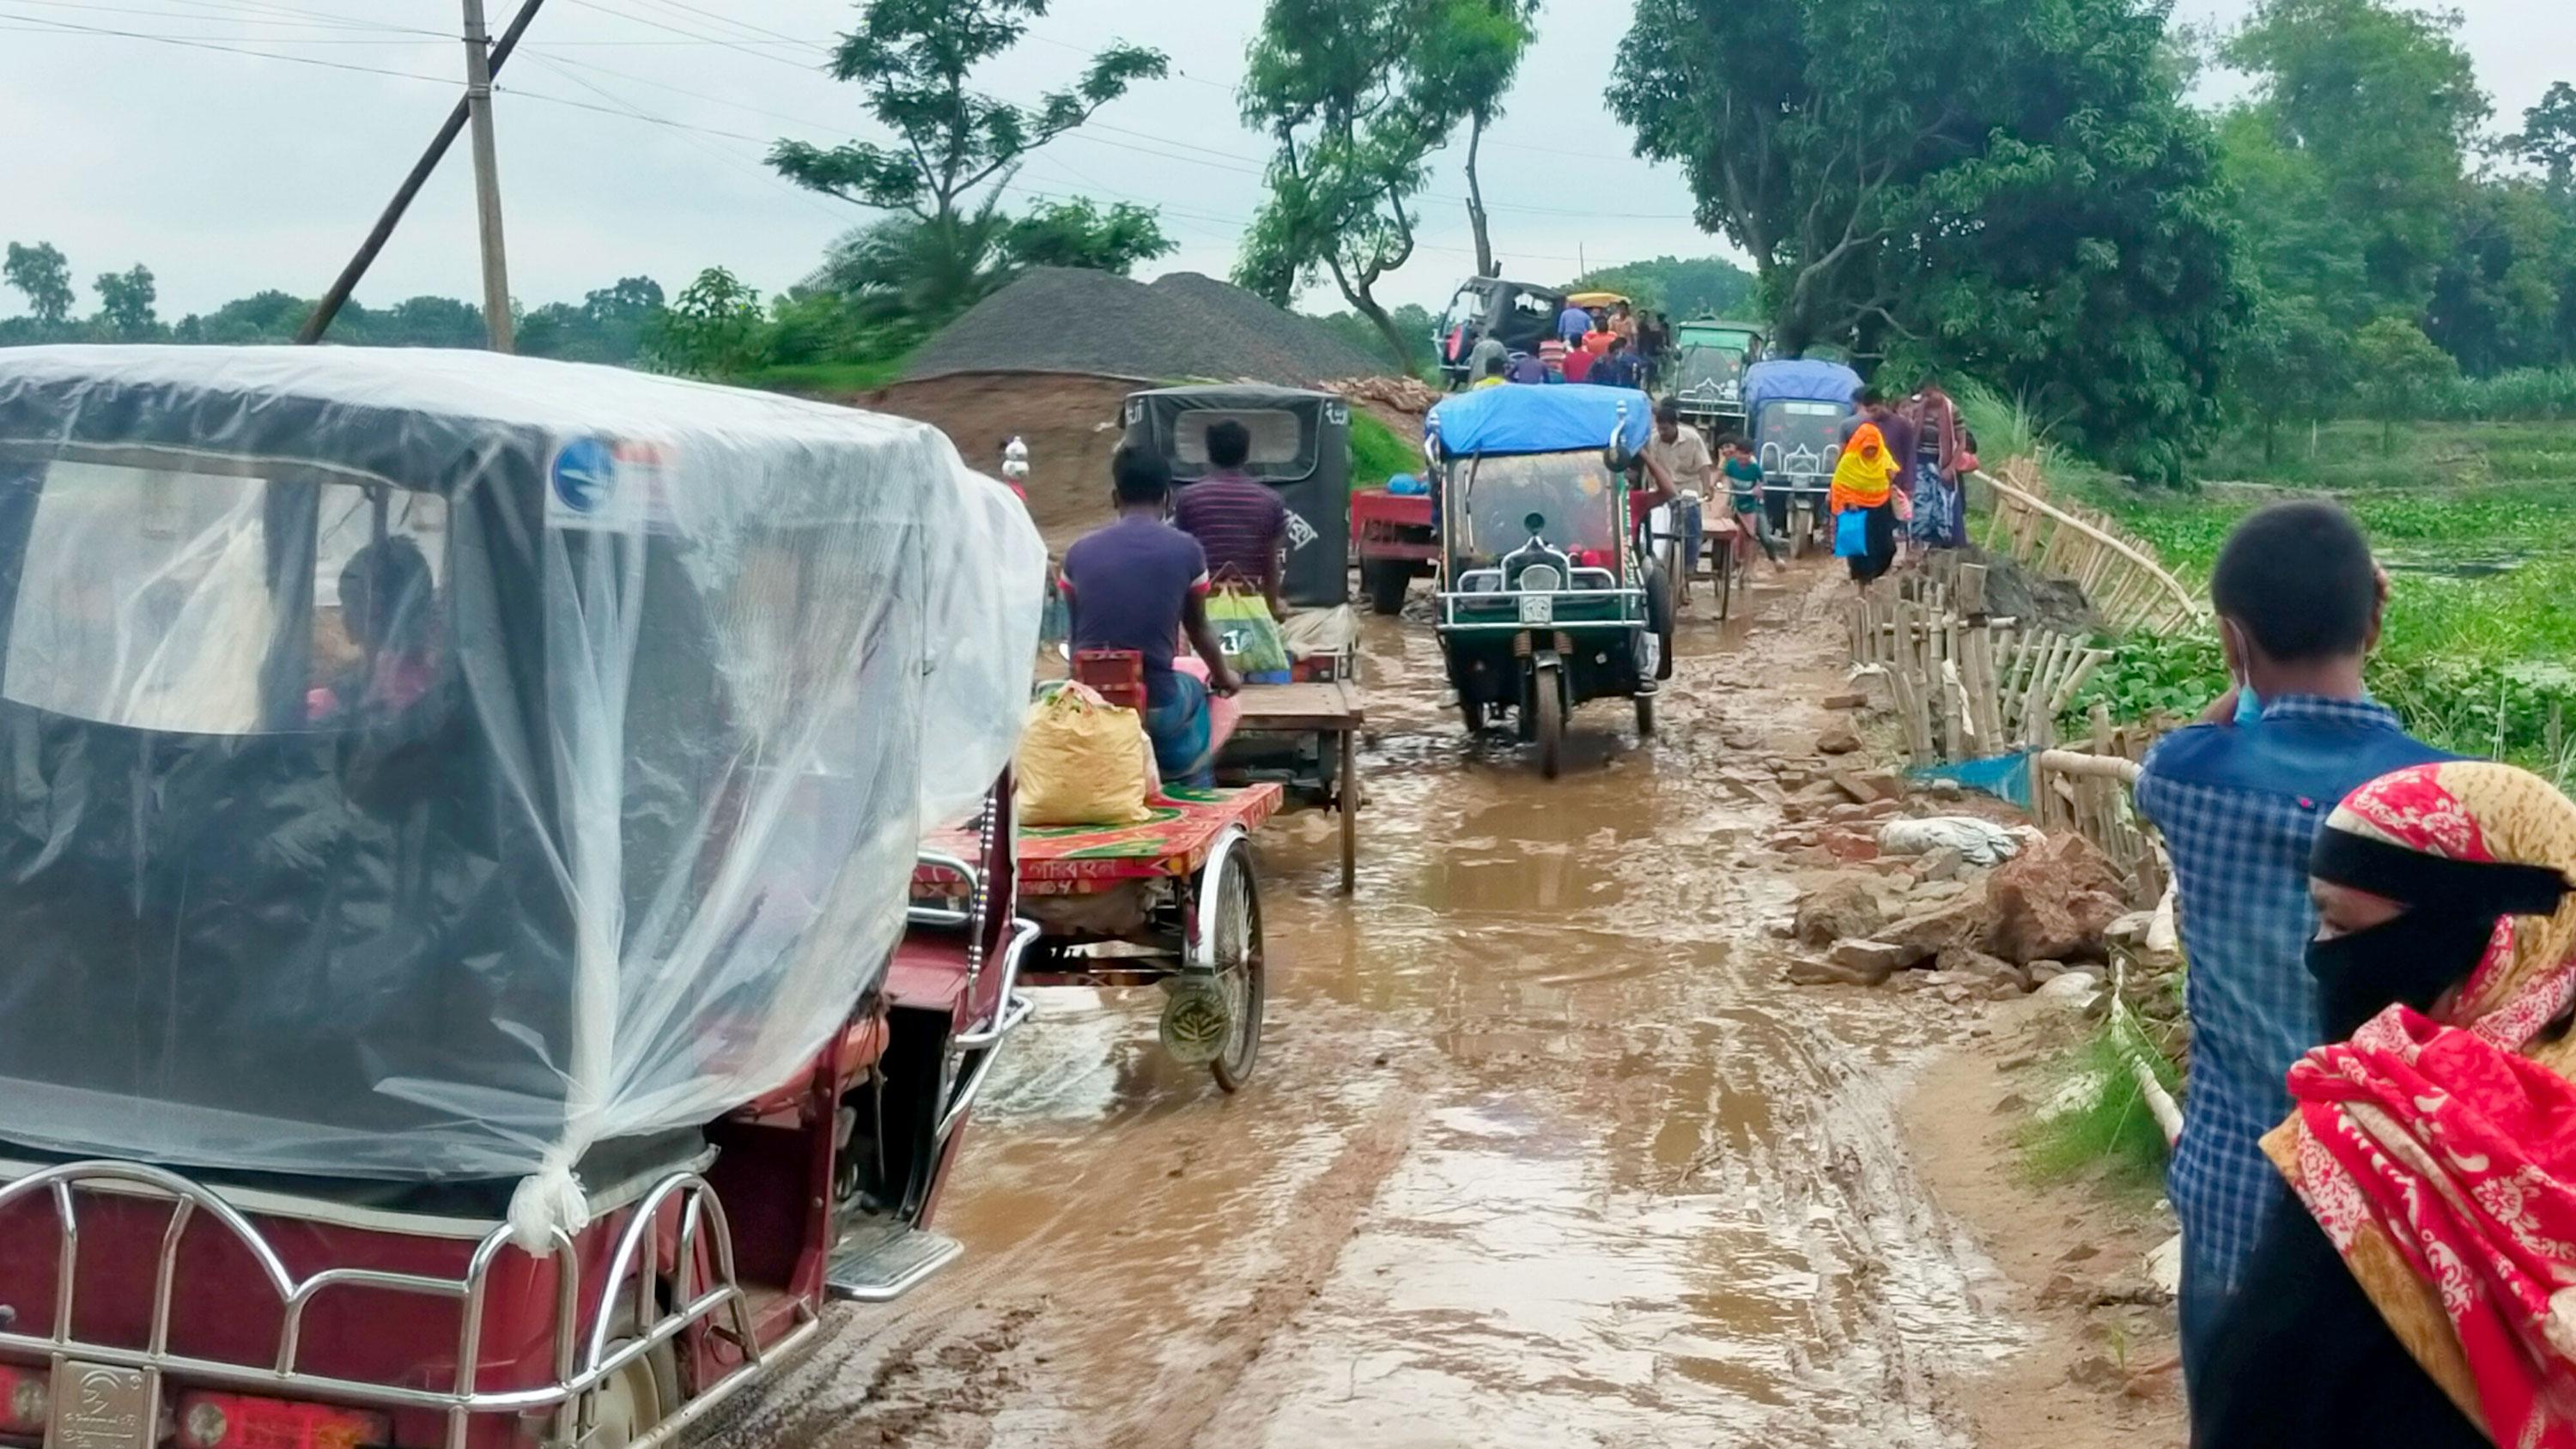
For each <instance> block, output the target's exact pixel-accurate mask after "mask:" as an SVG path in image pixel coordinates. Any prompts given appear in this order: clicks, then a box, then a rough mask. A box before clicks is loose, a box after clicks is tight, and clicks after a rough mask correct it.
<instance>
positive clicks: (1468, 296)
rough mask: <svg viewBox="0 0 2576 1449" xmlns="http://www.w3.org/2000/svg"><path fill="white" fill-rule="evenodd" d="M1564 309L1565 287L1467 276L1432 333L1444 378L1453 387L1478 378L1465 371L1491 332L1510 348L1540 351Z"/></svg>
mask: <svg viewBox="0 0 2576 1449" xmlns="http://www.w3.org/2000/svg"><path fill="white" fill-rule="evenodd" d="M1564 310H1565V293H1564V291H1563V290H1562V289H1561V288H1556V287H1541V286H1538V285H1535V284H1533V283H1529V282H1505V281H1498V280H1496V279H1495V278H1492V277H1470V278H1468V279H1467V280H1466V281H1464V282H1462V283H1460V284H1459V286H1458V292H1457V295H1456V296H1454V297H1452V298H1450V299H1449V309H1448V310H1447V311H1446V312H1444V313H1442V314H1441V318H1440V330H1439V331H1438V332H1436V333H1434V334H1433V335H1432V338H1431V345H1432V346H1433V348H1435V349H1436V350H1437V351H1438V352H1439V354H1440V374H1441V378H1442V380H1443V381H1445V382H1446V383H1447V384H1448V387H1449V390H1450V391H1452V392H1455V391H1457V390H1458V389H1460V388H1462V387H1465V386H1466V385H1467V384H1468V383H1470V382H1472V381H1474V379H1472V378H1470V377H1468V376H1467V359H1468V357H1469V356H1470V355H1471V354H1473V353H1474V352H1475V350H1476V344H1477V343H1479V342H1482V341H1484V340H1485V339H1486V338H1488V337H1492V338H1496V339H1498V340H1500V341H1501V342H1502V344H1503V346H1504V347H1505V348H1506V349H1507V350H1509V351H1512V352H1536V351H1537V350H1538V345H1539V344H1540V343H1542V342H1545V341H1546V340H1547V339H1548V338H1550V337H1553V336H1555V335H1556V319H1557V314H1559V313H1561V312H1563V311H1564Z"/></svg>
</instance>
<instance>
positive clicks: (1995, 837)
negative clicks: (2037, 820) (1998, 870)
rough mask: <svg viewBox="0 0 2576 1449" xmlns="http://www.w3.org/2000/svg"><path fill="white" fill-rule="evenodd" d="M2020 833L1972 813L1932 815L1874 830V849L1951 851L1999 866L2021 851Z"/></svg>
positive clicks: (1908, 852) (1917, 852)
mask: <svg viewBox="0 0 2576 1449" xmlns="http://www.w3.org/2000/svg"><path fill="white" fill-rule="evenodd" d="M2023 838H2024V837H2023V836H2022V835H2021V834H2019V833H2017V832H2015V831H2011V830H2007V829H2005V828H2004V827H2003V826H2000V825H1997V824H1995V823H1994V822H1992V821H1989V820H1979V819H1978V818H1976V817H1975V816H1973V815H1936V816H1933V817H1932V818H1930V819H1928V820H1891V821H1889V822H1887V825H1886V828H1884V829H1882V830H1880V831H1879V832H1878V848H1879V849H1880V850H1882V851H1884V852H1886V853H1887V854H1889V855H1930V854H1931V853H1932V852H1934V851H1936V850H1955V851H1957V852H1959V858H1960V859H1961V860H1964V861H1966V862H1967V863H1968V864H1970V865H1979V866H1993V865H2001V864H2003V863H2004V862H2005V861H2007V860H2010V859H2012V858H2013V857H2014V856H2016V855H2018V854H2020V853H2021V847H2022V843H2023Z"/></svg>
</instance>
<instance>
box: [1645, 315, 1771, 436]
mask: <svg viewBox="0 0 2576 1449" xmlns="http://www.w3.org/2000/svg"><path fill="white" fill-rule="evenodd" d="M1764 341H1765V339H1764V337H1763V333H1762V329H1761V328H1760V327H1759V326H1758V325H1756V324H1754V323H1751V322H1720V321H1716V320H1714V319H1709V318H1701V319H1699V320H1696V321H1690V322H1684V323H1681V324H1679V325H1678V326H1676V327H1675V328H1674V329H1673V364H1672V371H1671V377H1670V387H1669V392H1670V395H1671V397H1672V399H1673V401H1674V402H1676V403H1678V404H1679V405H1680V406H1681V412H1682V421H1683V422H1684V423H1685V424H1687V425H1689V426H1691V427H1695V428H1698V429H1699V430H1700V431H1702V432H1704V433H1706V434H1708V435H1709V440H1710V441H1711V442H1712V443H1713V442H1715V441H1716V440H1717V439H1718V438H1719V437H1721V436H1723V435H1725V434H1727V433H1740V432H1743V431H1745V430H1746V424H1747V422H1748V419H1747V417H1746V415H1745V411H1744V372H1745V369H1746V368H1748V367H1751V366H1753V365H1754V364H1755V363H1758V362H1760V361H1761V360H1762V349H1763V346H1764Z"/></svg>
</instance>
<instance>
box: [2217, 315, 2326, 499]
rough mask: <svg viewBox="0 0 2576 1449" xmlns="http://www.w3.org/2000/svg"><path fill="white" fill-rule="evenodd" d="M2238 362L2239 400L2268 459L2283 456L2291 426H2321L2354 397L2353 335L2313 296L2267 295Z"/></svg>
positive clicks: (2239, 348) (2238, 348)
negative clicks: (2282, 446) (2284, 437)
mask: <svg viewBox="0 0 2576 1449" xmlns="http://www.w3.org/2000/svg"><path fill="white" fill-rule="evenodd" d="M2230 361H2231V362H2232V364H2233V373H2234V378H2233V380H2234V389H2235V395H2236V398H2237V400H2238V401H2239V402H2240V403H2242V404H2243V406H2244V408H2245V410H2246V411H2247V412H2248V413H2250V414H2251V415H2252V416H2253V418H2254V421H2255V424H2256V425H2257V426H2258V427H2260V428H2261V429H2262V432H2263V461H2264V462H2266V463H2270V462H2273V461H2275V460H2277V459H2278V458H2279V456H2280V444H2281V428H2282V425H2283V424H2286V423H2302V422H2304V423H2311V424H2313V423H2318V422H2323V421H2324V420H2325V419H2327V418H2329V417H2332V416H2333V415H2334V412H2335V409H2336V408H2337V407H2339V406H2340V405H2341V404H2342V402H2343V400H2344V399H2345V398H2346V397H2348V396H2350V395H2351V392H2352V383H2353V348H2352V337H2351V334H2350V333H2348V332H2345V331H2344V330H2343V329H2342V328H2339V327H2337V326H2336V325H2335V324H2334V323H2333V321H2332V320H2331V319H2329V318H2328V317H2327V316H2326V314H2325V312H2324V310H2323V309H2321V308H2320V307H2319V306H2318V305H2317V303H2316V301H2315V299H2314V298H2311V297H2306V296H2300V295H2296V294H2292V295H2288V296H2275V295H2269V294H2267V295H2265V296H2264V297H2263V298H2262V300H2261V301H2260V302H2258V303H2257V304H2256V306H2255V307H2254V311H2253V316H2252V319H2251V320H2250V321H2249V322H2248V323H2247V324H2246V327H2245V330H2244V332H2243V334H2242V335H2241V336H2240V337H2238V339H2237V341H2236V345H2235V348H2234V352H2233V356H2232V357H2231V359H2230Z"/></svg>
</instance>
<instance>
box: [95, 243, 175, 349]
mask: <svg viewBox="0 0 2576 1449" xmlns="http://www.w3.org/2000/svg"><path fill="white" fill-rule="evenodd" d="M95 285H96V286H97V288H98V325H99V330H100V331H102V332H104V333H106V334H107V336H108V337H110V338H111V339H113V340H115V341H118V342H140V341H143V340H145V339H146V338H149V337H152V336H154V335H155V334H157V333H159V332H160V330H161V319H160V318H159V317H158V316H156V315H154V313H153V310H152V309H153V304H154V303H155V302H156V301H158V300H159V298H160V289H159V288H158V287H157V286H155V285H154V283H153V281H152V269H151V268H150V267H147V266H145V265H143V264H142V263H141V262H136V263H135V264H134V265H133V266H131V267H129V268H127V269H126V270H124V271H122V272H104V273H101V274H100V276H99V279H98V281H97V283H96V284H95Z"/></svg>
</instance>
